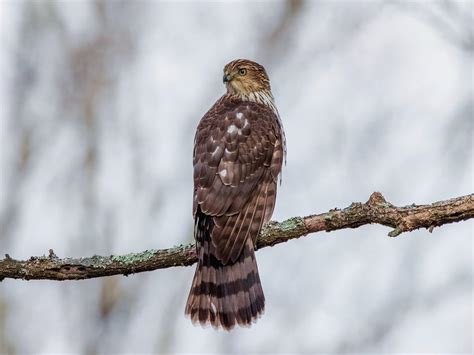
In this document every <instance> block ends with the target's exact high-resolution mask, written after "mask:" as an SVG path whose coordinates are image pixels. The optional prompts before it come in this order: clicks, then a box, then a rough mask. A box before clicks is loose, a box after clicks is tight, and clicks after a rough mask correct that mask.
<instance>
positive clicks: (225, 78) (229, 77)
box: [222, 74, 232, 84]
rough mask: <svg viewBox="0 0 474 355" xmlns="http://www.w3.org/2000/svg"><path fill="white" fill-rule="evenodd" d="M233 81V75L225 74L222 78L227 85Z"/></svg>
mask: <svg viewBox="0 0 474 355" xmlns="http://www.w3.org/2000/svg"><path fill="white" fill-rule="evenodd" d="M231 80H232V75H230V74H224V77H223V78H222V81H223V82H224V84H225V83H228V82H229V81H231Z"/></svg>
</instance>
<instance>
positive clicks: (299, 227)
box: [0, 192, 474, 281]
mask: <svg viewBox="0 0 474 355" xmlns="http://www.w3.org/2000/svg"><path fill="white" fill-rule="evenodd" d="M473 217H474V194H470V195H466V196H461V197H457V198H453V199H449V200H445V201H439V202H435V203H432V204H430V205H415V204H412V205H409V206H405V207H397V206H394V205H392V204H391V203H389V202H387V201H386V200H385V198H384V197H383V196H382V194H381V193H379V192H374V193H373V194H372V195H371V196H370V198H369V200H368V201H367V202H366V203H352V204H351V205H350V206H348V207H346V208H344V209H333V210H330V211H328V212H325V213H321V214H317V215H311V216H306V217H293V218H290V219H287V220H285V221H283V222H280V223H277V222H270V223H268V224H267V225H266V226H265V227H264V228H263V229H262V232H261V233H260V236H259V237H258V239H257V245H256V248H257V249H261V248H265V247H268V246H274V245H276V244H280V243H283V242H286V241H288V240H290V239H296V238H300V237H303V236H305V235H308V234H310V233H316V232H321V231H326V232H330V231H333V230H338V229H346V228H357V227H360V226H363V225H366V224H373V223H374V224H381V225H384V226H387V227H391V228H393V229H392V230H391V231H390V232H389V233H388V235H389V236H390V237H397V236H398V235H400V234H401V233H404V232H410V231H413V230H415V229H420V228H426V229H427V230H428V231H429V232H432V231H433V228H434V227H439V226H441V225H444V224H448V223H453V222H460V221H464V220H467V219H471V218H473ZM195 262H196V252H195V248H194V245H193V244H188V245H179V246H175V247H173V248H169V249H160V250H145V251H143V252H139V253H129V254H126V255H110V256H99V255H94V256H92V257H86V258H64V259H61V258H58V257H57V256H56V255H55V254H54V252H53V250H52V249H50V250H49V254H48V255H47V256H33V257H31V258H30V259H28V260H15V259H13V258H12V257H10V256H9V255H8V254H6V255H5V258H4V259H1V260H0V281H1V280H3V279H5V278H12V279H23V280H58V281H64V280H84V279H90V278H95V277H103V276H111V275H130V274H134V273H138V272H144V271H152V270H156V269H164V268H169V267H173V266H189V265H192V264H194V263H195Z"/></svg>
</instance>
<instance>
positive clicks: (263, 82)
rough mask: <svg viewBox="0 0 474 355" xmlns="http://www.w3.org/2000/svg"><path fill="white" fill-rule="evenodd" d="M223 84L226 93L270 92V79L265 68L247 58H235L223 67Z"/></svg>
mask: <svg viewBox="0 0 474 355" xmlns="http://www.w3.org/2000/svg"><path fill="white" fill-rule="evenodd" d="M223 80H224V84H225V86H226V88H227V93H228V94H233V95H244V96H246V95H250V94H252V93H257V92H268V93H271V88H270V79H268V75H267V72H266V71H265V68H264V67H262V66H261V65H260V64H258V63H255V62H252V61H251V60H247V59H237V60H233V61H232V62H230V63H228V64H227V65H226V66H225V67H224V78H223Z"/></svg>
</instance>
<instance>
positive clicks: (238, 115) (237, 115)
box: [235, 112, 244, 120]
mask: <svg viewBox="0 0 474 355" xmlns="http://www.w3.org/2000/svg"><path fill="white" fill-rule="evenodd" d="M235 117H237V118H238V119H239V120H240V119H241V118H242V117H244V114H243V113H242V112H237V114H236V115H235Z"/></svg>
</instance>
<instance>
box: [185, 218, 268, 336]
mask: <svg viewBox="0 0 474 355" xmlns="http://www.w3.org/2000/svg"><path fill="white" fill-rule="evenodd" d="M195 223H196V224H195V237H196V248H197V254H198V265H197V267H196V272H195V274H194V279H193V283H192V286H191V291H190V292H189V296H188V301H187V304H186V310H185V314H187V315H189V316H190V318H191V321H192V322H193V323H194V324H196V323H200V324H201V325H206V324H211V325H212V326H213V327H214V328H219V327H222V328H224V329H225V330H231V329H232V328H234V326H235V325H240V326H250V325H251V323H252V322H253V321H255V320H256V319H257V318H258V317H259V316H260V315H261V314H262V313H263V312H264V308H265V297H264V295H263V290H262V285H261V283H260V277H259V276H258V268H257V262H256V260H255V252H254V248H253V243H252V240H251V238H248V239H247V241H246V243H245V245H244V246H243V249H242V252H241V254H240V257H239V258H238V259H237V261H236V262H235V263H232V262H231V261H229V262H228V263H227V264H226V265H224V264H223V263H222V262H221V261H220V260H219V259H217V258H216V256H215V255H216V253H215V246H214V245H213V244H212V242H211V232H212V228H213V227H214V222H213V219H212V217H210V216H206V215H205V214H203V213H202V212H200V211H198V213H197V215H196V222H195Z"/></svg>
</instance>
